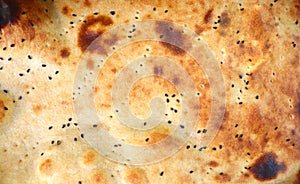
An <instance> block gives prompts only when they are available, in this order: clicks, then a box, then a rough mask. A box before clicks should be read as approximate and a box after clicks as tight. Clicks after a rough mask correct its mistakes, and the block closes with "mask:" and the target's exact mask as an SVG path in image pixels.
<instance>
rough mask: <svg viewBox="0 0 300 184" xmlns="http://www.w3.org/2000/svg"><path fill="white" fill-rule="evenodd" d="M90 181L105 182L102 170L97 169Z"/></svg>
mask: <svg viewBox="0 0 300 184" xmlns="http://www.w3.org/2000/svg"><path fill="white" fill-rule="evenodd" d="M91 179H92V183H101V184H102V183H107V181H106V179H105V178H104V176H103V172H102V171H97V172H95V173H93V175H92V177H91Z"/></svg>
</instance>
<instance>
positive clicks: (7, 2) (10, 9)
mask: <svg viewBox="0 0 300 184" xmlns="http://www.w3.org/2000/svg"><path fill="white" fill-rule="evenodd" d="M20 10H21V9H20V5H19V2H18V1H16V0H0V29H1V28H4V27H6V26H7V25H10V24H14V23H15V22H17V21H18V20H19V18H20V13H21V12H20Z"/></svg>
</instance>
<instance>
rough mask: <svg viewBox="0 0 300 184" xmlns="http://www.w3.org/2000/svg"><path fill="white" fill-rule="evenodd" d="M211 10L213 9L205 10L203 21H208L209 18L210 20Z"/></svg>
mask: <svg viewBox="0 0 300 184" xmlns="http://www.w3.org/2000/svg"><path fill="white" fill-rule="evenodd" d="M213 10H214V9H209V10H208V11H207V12H206V14H205V16H204V19H203V20H204V23H206V24H207V23H208V22H209V21H210V20H211V18H212V16H213V13H212V12H213Z"/></svg>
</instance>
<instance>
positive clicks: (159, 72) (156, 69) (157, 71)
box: [153, 66, 163, 75]
mask: <svg viewBox="0 0 300 184" xmlns="http://www.w3.org/2000/svg"><path fill="white" fill-rule="evenodd" d="M153 72H154V74H155V75H162V74H163V69H162V67H161V66H155V67H154V68H153Z"/></svg>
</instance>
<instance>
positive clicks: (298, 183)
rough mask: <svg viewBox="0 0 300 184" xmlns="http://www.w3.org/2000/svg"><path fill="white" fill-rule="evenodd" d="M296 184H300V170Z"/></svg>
mask: <svg viewBox="0 0 300 184" xmlns="http://www.w3.org/2000/svg"><path fill="white" fill-rule="evenodd" d="M294 184H300V170H299V171H298V173H297V175H296V180H295V181H294Z"/></svg>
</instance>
